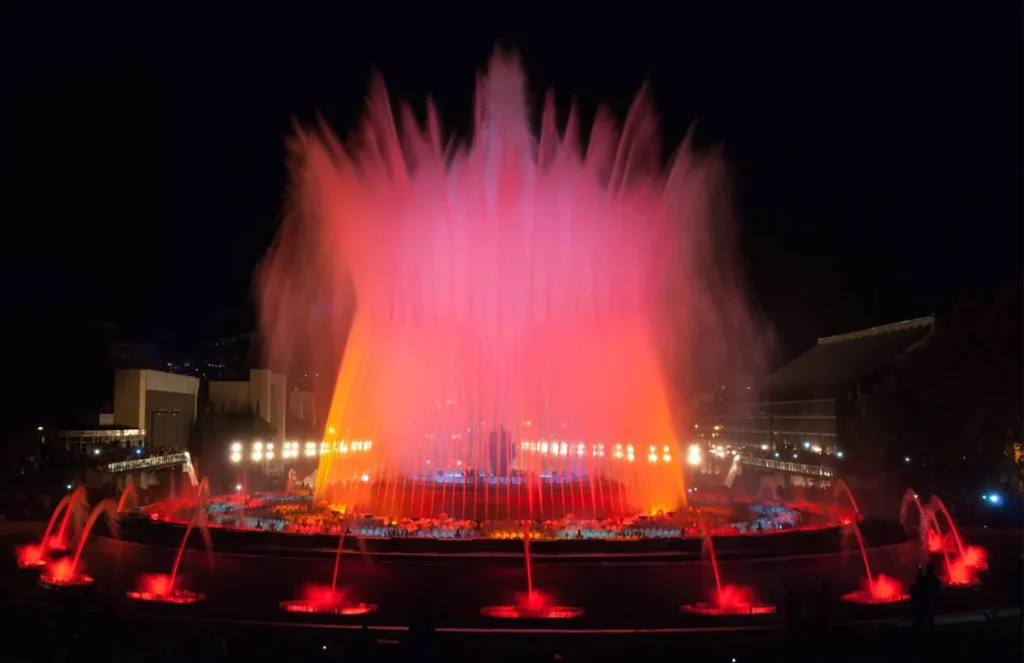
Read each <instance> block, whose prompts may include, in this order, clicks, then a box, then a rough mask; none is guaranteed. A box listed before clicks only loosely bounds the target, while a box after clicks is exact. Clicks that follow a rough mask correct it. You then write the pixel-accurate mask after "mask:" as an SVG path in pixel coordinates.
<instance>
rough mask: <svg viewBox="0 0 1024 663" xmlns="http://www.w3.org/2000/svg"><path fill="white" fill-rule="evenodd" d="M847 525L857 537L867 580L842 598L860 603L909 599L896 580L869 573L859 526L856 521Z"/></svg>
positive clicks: (865, 550)
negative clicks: (860, 586)
mask: <svg viewBox="0 0 1024 663" xmlns="http://www.w3.org/2000/svg"><path fill="white" fill-rule="evenodd" d="M847 527H848V528H849V529H850V530H852V531H853V533H854V535H856V537H857V546H858V547H859V548H860V557H861V560H863V562H864V574H865V575H866V576H867V582H866V584H865V586H864V587H863V588H861V589H858V590H856V591H854V592H850V593H849V594H843V596H842V599H843V600H844V601H846V602H848V603H861V604H877V603H898V602H900V601H906V600H907V599H909V598H910V595H909V594H905V593H904V592H903V586H902V585H901V584H900V583H899V582H898V581H897V580H894V579H893V578H890V577H889V576H886V575H883V574H881V573H879V574H878V575H874V574H872V573H871V564H870V563H869V562H868V553H867V549H866V548H865V547H864V537H863V536H862V535H861V533H860V527H859V526H858V525H857V522H856V521H854V522H851V523H850V524H849V525H847ZM848 531H849V530H848Z"/></svg>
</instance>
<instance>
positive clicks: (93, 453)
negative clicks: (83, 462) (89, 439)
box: [92, 449, 100, 456]
mask: <svg viewBox="0 0 1024 663" xmlns="http://www.w3.org/2000/svg"><path fill="white" fill-rule="evenodd" d="M92 455H93V456H99V455H100V450H99V449H93V450H92Z"/></svg>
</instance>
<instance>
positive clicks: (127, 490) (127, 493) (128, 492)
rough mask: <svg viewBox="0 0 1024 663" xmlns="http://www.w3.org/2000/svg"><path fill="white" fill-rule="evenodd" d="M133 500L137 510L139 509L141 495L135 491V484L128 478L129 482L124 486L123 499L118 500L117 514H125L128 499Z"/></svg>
mask: <svg viewBox="0 0 1024 663" xmlns="http://www.w3.org/2000/svg"><path fill="white" fill-rule="evenodd" d="M129 497H130V498H132V503H133V504H134V507H135V508H136V509H138V508H139V493H138V491H137V490H136V489H135V482H134V481H132V480H131V477H129V478H128V482H127V483H126V484H125V486H124V490H122V491H121V498H120V499H118V500H117V512H118V513H123V512H124V510H125V506H126V505H127V503H128V498H129Z"/></svg>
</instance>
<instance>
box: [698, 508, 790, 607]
mask: <svg viewBox="0 0 1024 663" xmlns="http://www.w3.org/2000/svg"><path fill="white" fill-rule="evenodd" d="M701 529H702V530H703V534H704V543H703V547H702V553H706V554H707V555H708V558H709V559H710V561H711V570H712V572H713V573H714V576H715V589H714V591H713V592H712V593H711V602H710V603H692V604H689V605H684V606H683V607H682V610H683V612H688V613H690V614H694V615H705V616H715V617H723V616H726V615H732V616H735V615H771V614H774V613H775V606H774V605H769V604H766V603H759V602H758V601H757V597H756V595H755V594H754V588H753V587H745V586H739V585H722V576H721V575H720V574H719V572H718V557H717V556H716V555H715V543H714V541H713V540H712V538H711V531H710V530H709V529H707V528H704V527H702V528H701Z"/></svg>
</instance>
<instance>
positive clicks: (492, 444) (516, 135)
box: [259, 54, 755, 520]
mask: <svg viewBox="0 0 1024 663" xmlns="http://www.w3.org/2000/svg"><path fill="white" fill-rule="evenodd" d="M527 100H528V97H527V85H526V80H525V77H524V75H523V72H522V70H521V68H520V65H519V63H518V61H517V60H516V59H515V58H513V57H509V56H506V55H502V54H498V55H496V56H495V57H494V58H493V59H492V61H491V63H490V66H489V68H488V71H487V73H486V75H484V76H482V77H481V78H480V80H479V84H478V90H477V104H476V121H475V123H474V133H473V136H472V138H471V139H470V140H469V142H468V143H466V144H464V145H461V146H459V145H453V144H452V143H451V142H450V141H449V139H447V138H446V137H444V136H442V133H441V129H440V122H439V120H438V118H437V116H436V113H434V111H433V108H432V107H431V108H428V112H427V116H426V124H425V125H421V124H420V123H419V122H418V121H417V120H416V118H415V116H414V114H413V113H412V112H411V111H410V110H409V109H406V108H402V109H401V112H400V116H401V120H400V121H399V122H396V120H395V113H394V112H393V108H392V106H391V101H390V99H389V97H388V95H387V92H386V90H385V88H384V87H383V84H381V83H379V82H378V83H376V84H375V85H374V87H373V88H372V90H371V92H370V95H369V98H368V108H367V114H366V119H365V122H364V124H363V125H362V127H361V128H360V130H359V132H358V134H357V135H356V136H355V137H354V138H353V140H352V141H351V142H348V143H345V144H343V143H341V142H340V141H338V139H337V138H336V137H335V136H334V135H333V134H332V133H331V132H330V131H328V130H326V129H323V128H320V129H317V130H309V131H301V132H300V133H299V134H298V136H297V137H296V138H295V140H294V145H293V147H294V150H293V152H294V162H293V176H294V186H293V190H292V196H291V199H290V205H289V207H288V209H287V210H286V217H285V221H284V225H283V227H282V229H281V231H280V233H279V235H278V237H277V239H276V241H275V243H274V245H273V247H272V248H271V250H270V252H269V253H268V255H267V258H266V260H265V262H264V264H263V266H262V269H261V271H260V275H259V289H260V293H261V321H262V326H263V329H264V332H265V335H266V338H267V340H268V343H267V346H268V352H269V353H270V355H271V358H273V359H275V360H280V361H281V362H283V363H291V364H296V363H300V362H302V361H308V360H310V359H309V356H307V354H306V353H314V352H315V353H317V354H316V356H321V357H322V356H337V357H339V358H340V364H339V365H338V367H337V368H336V369H335V368H334V367H333V366H332V367H325V368H324V369H323V371H322V372H323V374H324V376H325V377H324V378H322V379H324V380H329V384H327V385H326V386H322V387H321V388H320V389H321V390H322V392H323V395H324V398H325V400H327V401H329V402H330V409H329V415H328V418H327V421H326V425H325V432H324V438H323V439H324V441H325V442H324V445H325V447H324V449H325V452H324V453H323V454H322V455H321V457H320V466H319V470H318V473H317V477H316V496H317V498H320V499H324V500H326V501H328V502H329V503H331V504H333V505H337V506H339V507H345V508H346V509H348V510H349V512H352V511H363V512H371V513H374V514H382V515H407V516H428V517H435V516H437V515H438V514H440V513H446V514H449V515H451V516H453V517H468V518H470V519H492V520H500V519H509V520H518V519H526V518H529V517H531V516H532V515H534V514H532V513H528V512H527V511H526V510H527V508H528V507H527V505H532V506H531V507H529V508H532V507H536V509H537V510H538V512H539V513H537V514H536V515H538V516H540V517H543V518H550V517H561V516H564V515H567V514H570V513H572V514H574V515H576V516H577V517H595V516H598V515H600V516H607V517H611V516H614V515H616V514H621V513H633V512H640V511H642V512H650V511H651V510H652V509H661V510H665V511H671V510H673V509H675V508H676V507H678V506H679V505H681V504H683V503H685V496H686V491H685V489H684V485H683V479H682V472H681V469H680V468H681V464H680V458H681V456H680V453H679V450H680V446H681V442H683V441H685V440H681V439H680V431H688V430H692V426H688V425H687V420H688V418H689V414H688V412H685V411H678V410H674V409H673V407H671V406H670V402H687V398H686V397H685V395H682V396H677V395H675V394H674V393H673V392H674V391H679V390H680V389H682V391H683V392H684V394H685V393H687V392H688V389H689V387H688V384H687V383H688V377H689V375H690V370H691V368H692V367H693V366H692V365H693V363H694V362H695V361H696V360H700V361H712V360H715V359H723V360H724V359H728V360H730V361H732V360H733V358H732V357H733V356H732V355H730V354H728V353H726V352H725V347H726V345H728V344H730V343H735V344H736V346H735V347H739V348H740V349H741V350H744V351H745V349H746V348H748V347H752V346H753V345H755V344H754V343H746V344H744V343H738V341H740V340H741V339H747V340H750V338H751V337H752V335H753V332H752V331H751V327H752V325H750V323H749V316H748V315H747V313H746V311H747V308H746V306H745V301H744V299H743V297H742V296H741V295H740V289H739V287H738V285H737V283H738V281H737V279H735V278H734V276H735V271H736V270H735V260H734V258H733V254H732V252H731V251H730V250H728V249H729V248H730V243H729V242H728V241H725V240H726V239H727V235H728V232H727V231H728V224H729V221H730V219H729V218H728V215H727V214H723V212H722V211H723V210H724V209H726V207H727V206H722V205H720V203H722V202H723V201H722V200H721V199H720V198H719V196H720V193H721V192H722V191H723V190H724V189H723V188H722V187H721V186H720V184H721V179H720V178H721V174H722V169H721V162H720V160H719V159H717V158H714V157H712V156H697V155H695V154H694V153H693V152H692V151H691V150H690V149H689V147H688V146H685V147H684V149H683V150H681V151H680V152H679V154H678V156H676V157H675V158H674V159H673V160H672V161H671V162H670V163H669V164H668V165H667V166H665V165H664V164H663V163H662V161H661V144H660V142H659V140H658V126H657V121H656V119H655V115H654V112H653V107H652V102H651V97H650V95H649V93H648V92H647V91H646V90H645V91H643V92H641V94H640V95H639V96H638V97H637V99H636V101H635V102H634V104H633V106H632V108H631V109H630V112H629V114H628V116H627V117H626V120H625V123H624V125H623V126H622V127H621V128H619V127H617V126H616V125H615V123H614V122H612V120H611V119H610V117H609V116H608V114H607V113H605V112H604V111H602V112H600V113H599V114H598V116H597V118H596V119H595V121H594V124H593V126H592V127H591V128H590V130H589V131H588V132H587V133H588V134H589V142H588V143H587V144H585V145H584V144H583V143H582V142H581V140H580V135H581V133H582V132H581V126H580V119H579V116H578V114H577V113H576V111H575V110H573V111H572V112H570V114H569V118H568V121H567V123H566V124H565V125H564V126H559V125H558V124H557V123H556V121H555V116H556V114H555V106H554V102H553V98H552V99H551V100H549V102H548V103H547V104H546V105H545V109H544V113H543V119H542V120H541V122H540V127H539V130H538V131H535V129H534V127H533V126H532V125H531V123H530V121H529V108H528V101H527ZM698 340H700V341H702V342H701V343H699V344H698ZM342 347H344V353H343V356H342V352H341V348H342ZM310 373H313V372H312V371H310ZM327 376H329V377H327ZM670 376H671V378H672V382H670V380H669V378H670ZM677 376H683V377H682V378H678V379H677ZM680 380H681V381H682V383H683V384H680ZM321 384H322V383H321ZM670 394H673V395H672V398H671V399H670V398H669V395H670ZM540 512H542V513H540Z"/></svg>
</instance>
